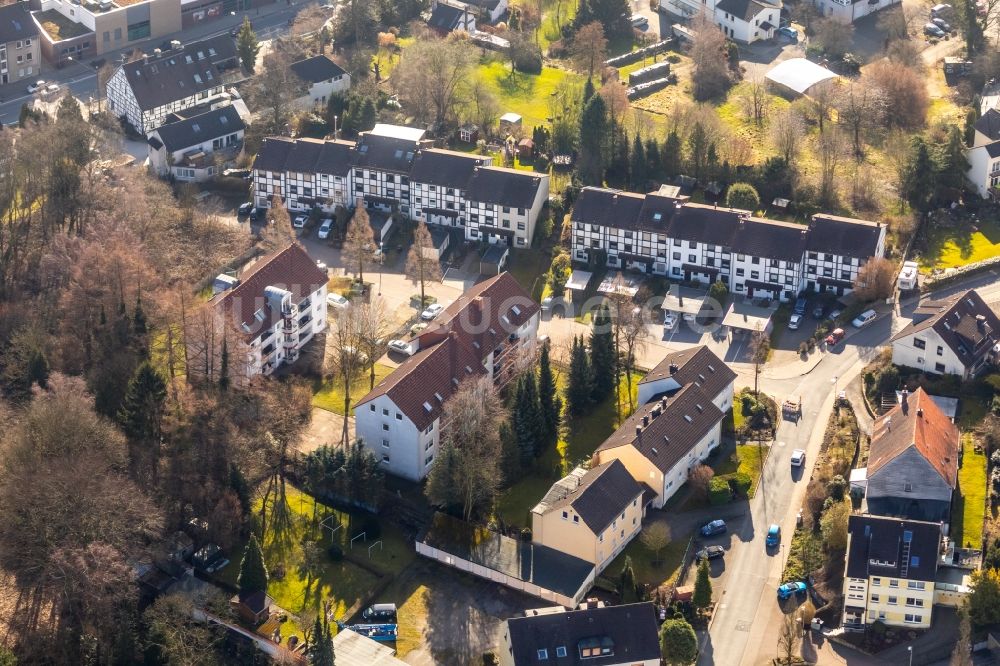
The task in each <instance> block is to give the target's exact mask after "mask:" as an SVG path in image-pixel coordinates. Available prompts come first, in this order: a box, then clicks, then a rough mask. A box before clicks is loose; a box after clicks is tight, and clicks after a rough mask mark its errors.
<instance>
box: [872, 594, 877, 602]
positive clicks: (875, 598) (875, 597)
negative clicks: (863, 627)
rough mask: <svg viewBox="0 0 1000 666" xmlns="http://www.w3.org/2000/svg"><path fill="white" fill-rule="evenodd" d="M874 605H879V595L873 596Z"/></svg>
mask: <svg viewBox="0 0 1000 666" xmlns="http://www.w3.org/2000/svg"><path fill="white" fill-rule="evenodd" d="M872 603H873V604H877V603H878V595H877V594H873V595H872Z"/></svg>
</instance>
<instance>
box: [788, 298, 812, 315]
mask: <svg viewBox="0 0 1000 666" xmlns="http://www.w3.org/2000/svg"><path fill="white" fill-rule="evenodd" d="M807 305H808V303H806V299H804V298H799V299H796V301H795V307H794V308H792V312H794V313H795V314H797V315H804V314H805V313H806V306H807Z"/></svg>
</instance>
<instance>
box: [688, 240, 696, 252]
mask: <svg viewBox="0 0 1000 666" xmlns="http://www.w3.org/2000/svg"><path fill="white" fill-rule="evenodd" d="M688 247H689V248H691V249H692V250H693V249H694V248H696V247H698V244H697V243H695V242H694V241H688Z"/></svg>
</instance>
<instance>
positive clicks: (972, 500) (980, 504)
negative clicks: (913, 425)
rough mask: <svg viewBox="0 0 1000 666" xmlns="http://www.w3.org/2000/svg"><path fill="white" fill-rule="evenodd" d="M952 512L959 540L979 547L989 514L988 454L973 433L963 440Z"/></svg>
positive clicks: (958, 541)
mask: <svg viewBox="0 0 1000 666" xmlns="http://www.w3.org/2000/svg"><path fill="white" fill-rule="evenodd" d="M951 515H952V526H951V535H952V538H953V539H954V540H955V543H957V544H959V545H964V546H967V547H969V548H979V547H980V541H981V540H982V534H983V520H984V519H985V517H986V454H984V453H981V452H977V451H976V449H975V445H974V442H973V439H972V435H970V434H966V435H964V436H963V440H962V466H961V467H960V468H959V470H958V488H957V489H956V491H955V496H954V506H953V507H952V511H951Z"/></svg>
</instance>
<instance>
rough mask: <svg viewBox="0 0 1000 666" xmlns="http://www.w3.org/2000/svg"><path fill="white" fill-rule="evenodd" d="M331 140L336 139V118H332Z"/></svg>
mask: <svg viewBox="0 0 1000 666" xmlns="http://www.w3.org/2000/svg"><path fill="white" fill-rule="evenodd" d="M333 138H334V139H336V138H337V116H334V117H333Z"/></svg>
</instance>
